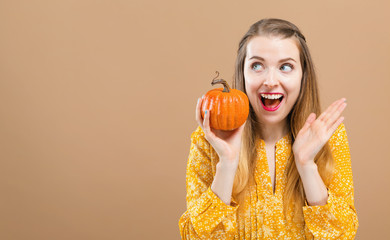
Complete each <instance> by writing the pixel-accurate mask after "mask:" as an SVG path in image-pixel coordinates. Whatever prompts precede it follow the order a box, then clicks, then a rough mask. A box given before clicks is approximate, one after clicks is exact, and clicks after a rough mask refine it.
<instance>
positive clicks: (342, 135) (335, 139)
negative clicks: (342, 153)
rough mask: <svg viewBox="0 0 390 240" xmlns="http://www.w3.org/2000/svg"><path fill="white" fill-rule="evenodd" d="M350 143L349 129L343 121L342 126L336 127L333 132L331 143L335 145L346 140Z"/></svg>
mask: <svg viewBox="0 0 390 240" xmlns="http://www.w3.org/2000/svg"><path fill="white" fill-rule="evenodd" d="M345 141H347V142H346V143H348V138H347V131H346V129H345V125H344V123H341V124H340V126H339V127H338V128H337V129H336V131H335V132H334V133H333V135H332V136H331V137H330V139H329V143H330V144H331V145H335V144H337V143H340V142H345Z"/></svg>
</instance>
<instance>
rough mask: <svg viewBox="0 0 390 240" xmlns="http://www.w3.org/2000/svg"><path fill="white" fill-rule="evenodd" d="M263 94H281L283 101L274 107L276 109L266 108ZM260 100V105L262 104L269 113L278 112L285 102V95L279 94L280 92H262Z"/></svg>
mask: <svg viewBox="0 0 390 240" xmlns="http://www.w3.org/2000/svg"><path fill="white" fill-rule="evenodd" d="M261 94H281V95H282V101H280V103H279V104H278V105H277V106H276V107H274V108H269V107H266V106H264V104H263V101H261ZM259 99H260V103H261V106H262V107H263V108H264V109H265V110H266V111H269V112H274V111H276V110H278V108H279V107H280V106H281V105H282V102H283V100H284V94H283V93H279V92H272V93H271V92H262V93H260V94H259Z"/></svg>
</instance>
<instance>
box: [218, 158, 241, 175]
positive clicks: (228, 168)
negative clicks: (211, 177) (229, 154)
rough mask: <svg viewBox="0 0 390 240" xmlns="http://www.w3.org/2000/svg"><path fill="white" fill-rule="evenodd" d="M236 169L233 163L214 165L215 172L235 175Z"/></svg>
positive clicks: (235, 164)
mask: <svg viewBox="0 0 390 240" xmlns="http://www.w3.org/2000/svg"><path fill="white" fill-rule="evenodd" d="M237 167H238V165H237V163H236V162H234V161H220V162H218V163H217V165H216V171H219V172H226V173H233V174H235V173H236V170H237Z"/></svg>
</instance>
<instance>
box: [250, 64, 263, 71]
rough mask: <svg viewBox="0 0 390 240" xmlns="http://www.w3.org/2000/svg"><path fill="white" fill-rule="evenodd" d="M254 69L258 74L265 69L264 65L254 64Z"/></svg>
mask: <svg viewBox="0 0 390 240" xmlns="http://www.w3.org/2000/svg"><path fill="white" fill-rule="evenodd" d="M252 69H253V70H254V71H256V72H258V71H261V70H262V69H263V65H262V64H261V63H253V64H252Z"/></svg>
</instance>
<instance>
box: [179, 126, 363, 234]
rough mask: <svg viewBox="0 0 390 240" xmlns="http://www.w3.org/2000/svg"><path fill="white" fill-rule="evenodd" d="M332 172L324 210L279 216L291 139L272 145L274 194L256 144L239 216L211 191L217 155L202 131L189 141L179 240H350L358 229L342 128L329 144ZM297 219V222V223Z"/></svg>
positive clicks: (305, 209) (234, 205) (309, 209)
mask: <svg viewBox="0 0 390 240" xmlns="http://www.w3.org/2000/svg"><path fill="white" fill-rule="evenodd" d="M329 143H330V146H331V149H332V155H333V157H334V159H335V162H336V165H335V172H334V176H333V179H332V182H331V183H330V185H329V186H327V188H328V195H329V197H328V201H327V204H326V205H323V206H308V205H307V203H306V205H305V206H304V207H303V215H302V216H301V217H298V218H293V213H292V212H291V211H290V212H287V214H286V216H284V214H283V193H284V190H285V186H286V176H285V174H284V170H285V168H286V166H287V161H288V159H289V158H288V157H289V155H290V154H291V137H290V136H285V137H284V138H282V139H280V140H279V141H278V142H277V143H276V151H275V171H276V178H275V181H276V182H275V183H276V186H275V193H273V190H272V186H271V177H270V175H269V168H268V162H267V159H266V153H265V143H264V141H263V140H262V139H259V140H258V141H257V145H256V146H257V153H258V156H259V159H258V160H257V162H256V168H255V184H254V185H253V186H252V187H251V188H250V191H249V194H248V195H247V196H246V198H245V203H244V204H243V207H244V209H243V211H240V213H242V214H238V211H237V209H238V207H239V205H237V203H236V202H235V201H234V199H232V204H231V205H226V204H225V203H224V202H222V200H221V199H219V198H218V197H217V196H216V195H215V194H214V193H213V191H211V188H210V186H211V183H212V182H213V178H214V175H215V171H216V164H217V163H218V160H219V159H218V155H217V153H216V152H215V150H214V149H213V148H212V146H211V145H210V144H209V143H208V142H207V140H206V139H205V137H204V133H203V131H202V129H201V128H200V127H198V128H197V130H196V131H195V132H193V133H192V135H191V149H190V154H189V158H188V164H187V177H186V186H187V211H186V212H185V213H184V214H183V215H182V216H181V218H180V220H179V228H180V234H181V237H182V239H353V238H354V237H355V234H356V231H357V228H358V226H359V223H358V218H357V214H356V209H355V207H354V189H353V179H352V168H351V158H350V152H349V146H348V139H347V135H346V131H345V127H344V124H341V125H340V126H339V128H338V129H337V130H336V132H335V133H334V134H333V136H332V137H331V139H330V140H329ZM297 219H298V220H297Z"/></svg>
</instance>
